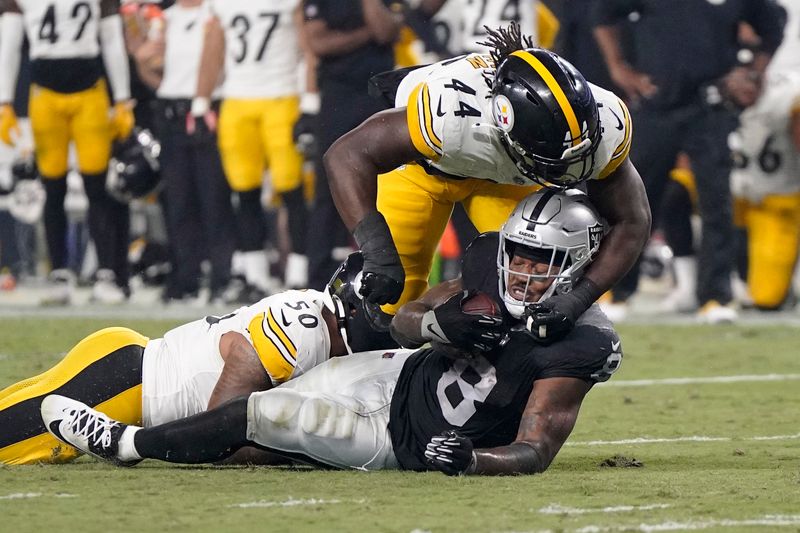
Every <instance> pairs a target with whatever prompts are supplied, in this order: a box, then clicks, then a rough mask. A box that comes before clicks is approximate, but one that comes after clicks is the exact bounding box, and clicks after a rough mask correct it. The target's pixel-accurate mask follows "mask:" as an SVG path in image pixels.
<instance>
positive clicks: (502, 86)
mask: <svg viewBox="0 0 800 533" xmlns="http://www.w3.org/2000/svg"><path fill="white" fill-rule="evenodd" d="M490 44H491V45H492V46H493V47H494V50H493V52H492V55H491V56H488V55H468V56H462V57H457V58H453V59H449V60H446V61H442V62H440V63H436V64H434V65H430V66H427V67H423V68H420V69H417V70H412V71H411V72H410V73H409V74H408V75H407V76H406V78H405V79H403V80H402V81H401V82H400V84H399V87H398V88H397V92H396V98H395V109H392V110H388V111H384V112H381V113H378V114H376V115H374V116H373V117H371V118H370V119H368V120H367V121H365V122H364V123H363V124H362V125H361V126H359V127H358V128H356V129H355V130H353V131H351V132H350V133H348V134H347V135H345V136H343V137H341V138H340V139H339V140H338V141H337V142H336V144H334V145H333V146H332V147H331V148H330V150H328V152H327V154H326V156H325V163H326V166H327V169H328V172H329V175H330V182H331V190H332V192H333V197H334V200H335V201H336V205H337V208H338V210H339V213H340V214H341V215H342V219H343V220H344V222H345V224H346V225H347V226H348V228H349V229H350V230H351V231H353V234H354V236H355V238H356V241H357V242H358V244H359V247H360V248H361V250H362V252H363V253H364V261H365V266H364V283H363V285H362V291H363V293H364V296H365V298H366V299H367V300H368V302H370V303H371V304H387V303H388V304H393V305H391V306H385V307H384V308H383V310H384V311H385V312H386V313H389V314H394V312H395V311H396V309H397V308H398V307H399V306H400V305H402V304H404V303H405V302H407V301H410V300H413V299H416V298H417V297H419V295H420V294H422V293H423V292H424V291H425V289H426V287H427V280H428V274H429V271H430V265H431V261H432V258H433V254H434V251H435V248H436V245H437V244H438V242H439V238H440V236H441V235H442V232H443V230H444V227H445V224H446V223H447V220H448V218H449V216H450V212H451V210H452V208H453V205H454V203H455V202H461V203H462V204H463V205H464V207H465V209H466V211H467V214H468V216H469V217H470V219H471V220H472V222H473V223H474V224H475V226H476V228H477V229H478V231H479V232H485V231H492V230H497V229H498V228H499V227H500V225H501V224H502V223H503V221H504V220H505V219H506V217H507V216H508V214H509V213H510V212H511V210H512V209H513V208H514V207H515V206H516V203H517V202H518V201H519V200H520V199H521V198H523V197H524V196H525V195H527V194H529V193H530V192H531V191H532V190H535V189H536V188H538V187H541V186H546V187H552V188H557V189H564V188H570V187H577V186H581V185H582V184H585V186H586V188H587V190H588V193H589V196H590V198H591V199H592V202H593V203H594V205H595V206H596V207H597V209H598V210H599V211H600V214H601V215H602V216H603V217H604V218H605V219H606V220H607V221H608V222H609V223H610V228H611V230H610V233H609V235H608V236H607V238H606V239H605V240H604V241H603V245H602V247H601V249H600V252H599V255H598V258H597V261H595V262H594V263H593V264H592V266H591V267H590V268H589V270H588V271H587V273H586V276H584V277H583V279H582V280H581V283H580V284H578V285H577V286H576V287H575V289H574V290H573V291H572V292H571V293H570V294H564V295H556V296H553V297H551V298H549V299H548V300H547V301H546V302H543V305H545V306H546V307H547V308H548V309H549V313H544V312H542V313H537V315H536V323H535V324H533V326H535V327H534V329H535V334H537V335H541V336H542V337H545V336H546V338H547V339H546V340H549V341H552V340H555V339H557V338H558V337H559V336H562V335H564V334H566V333H567V332H568V331H569V330H570V329H571V328H572V326H573V325H574V323H575V320H576V319H577V317H578V316H579V315H580V314H581V313H582V312H583V311H584V310H585V309H586V308H588V307H589V306H590V305H591V304H592V303H593V302H594V301H595V300H596V299H597V298H598V297H599V296H600V295H601V294H603V293H604V292H605V291H606V290H608V289H609V288H610V287H611V286H612V285H613V284H614V283H615V282H616V281H617V280H619V279H620V278H621V277H622V276H623V274H624V273H625V272H627V270H628V269H629V268H630V267H631V265H632V264H633V263H634V262H635V260H636V258H637V257H638V256H639V254H640V252H641V250H642V249H643V247H644V245H645V243H646V241H647V238H648V235H649V231H650V210H649V207H648V203H647V198H646V195H645V191H644V186H643V184H642V180H641V178H640V177H639V174H638V173H637V172H636V169H635V168H634V167H633V165H632V164H631V163H630V161H629V159H628V152H629V150H630V145H631V135H632V125H631V121H630V116H629V113H628V111H627V109H626V107H625V104H623V103H622V101H621V100H620V99H619V98H617V97H616V96H615V95H614V94H613V93H611V92H609V91H606V90H604V89H601V88H600V87H597V86H594V85H592V84H590V83H588V82H586V80H585V79H584V78H583V76H581V74H580V73H579V72H578V71H577V70H576V69H575V68H574V67H573V66H572V65H570V64H569V63H567V62H566V61H564V60H563V59H562V58H560V57H558V56H556V55H555V54H552V53H551V52H548V51H546V50H542V49H536V48H528V47H527V46H529V44H530V41H529V40H524V39H523V38H522V37H521V35H520V33H519V26H516V25H512V26H511V28H510V29H501V30H499V31H497V32H494V31H493V32H491V38H490ZM543 340H544V339H543Z"/></svg>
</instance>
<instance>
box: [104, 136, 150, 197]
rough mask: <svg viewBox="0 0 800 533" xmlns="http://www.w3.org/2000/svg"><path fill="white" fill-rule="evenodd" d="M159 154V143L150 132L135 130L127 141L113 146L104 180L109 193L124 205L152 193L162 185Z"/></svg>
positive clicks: (124, 140)
mask: <svg viewBox="0 0 800 533" xmlns="http://www.w3.org/2000/svg"><path fill="white" fill-rule="evenodd" d="M160 154H161V143H160V142H159V141H158V139H156V138H155V136H153V134H152V133H151V132H150V130H147V129H143V128H134V130H133V133H131V135H130V136H129V137H128V138H127V139H123V140H122V141H119V142H117V143H115V144H114V152H113V153H112V155H111V162H110V163H109V166H108V179H107V180H106V188H107V189H108V192H109V193H110V194H111V195H112V196H113V197H114V198H116V199H117V200H119V201H121V202H124V203H127V202H130V201H131V200H133V199H134V198H141V197H143V196H147V195H148V194H150V193H152V192H153V191H155V190H156V188H157V187H158V186H159V184H160V183H161V176H160V170H161V166H160V164H159V162H158V156H159V155H160Z"/></svg>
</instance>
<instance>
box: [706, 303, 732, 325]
mask: <svg viewBox="0 0 800 533" xmlns="http://www.w3.org/2000/svg"><path fill="white" fill-rule="evenodd" d="M738 319H739V313H738V312H737V311H736V309H735V308H734V307H733V305H732V304H727V305H722V304H721V303H719V302H718V301H716V300H709V301H708V302H706V303H705V305H703V307H701V308H700V310H699V311H698V312H697V320H698V322H701V323H703V324H732V323H733V322H736V321H737V320H738Z"/></svg>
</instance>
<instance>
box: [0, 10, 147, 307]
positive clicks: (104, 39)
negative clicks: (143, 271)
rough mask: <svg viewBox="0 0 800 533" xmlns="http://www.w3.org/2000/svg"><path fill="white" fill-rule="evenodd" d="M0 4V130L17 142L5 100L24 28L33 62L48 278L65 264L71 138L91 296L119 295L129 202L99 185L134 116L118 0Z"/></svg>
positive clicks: (32, 115) (35, 130)
mask: <svg viewBox="0 0 800 533" xmlns="http://www.w3.org/2000/svg"><path fill="white" fill-rule="evenodd" d="M0 12H2V27H3V30H2V42H0V71H2V72H3V75H2V77H0V140H2V141H3V142H4V143H6V144H14V143H15V138H16V135H17V133H18V130H17V126H16V117H15V115H14V110H13V107H12V106H11V103H12V101H13V99H14V89H15V86H16V80H17V72H18V70H19V65H20V57H21V54H22V52H21V50H22V42H23V36H24V35H27V39H28V42H29V43H30V56H31V62H32V63H31V73H32V86H31V98H30V120H31V125H32V127H33V135H34V142H35V149H36V162H37V166H38V169H39V172H40V174H41V176H42V178H43V181H44V185H45V189H46V191H47V203H46V205H45V230H46V235H47V243H48V250H49V253H50V261H51V266H52V268H53V270H54V272H53V274H54V278H56V279H62V278H63V277H67V278H68V277H69V276H68V275H66V274H67V272H66V271H65V270H63V269H65V268H66V267H67V253H66V243H65V240H66V231H67V228H66V214H65V213H64V207H63V203H64V197H65V195H66V189H67V185H66V174H67V170H68V164H67V154H68V149H69V145H70V143H71V142H74V143H75V149H76V152H77V157H78V170H79V171H80V172H81V174H82V176H83V181H84V188H85V190H86V194H87V196H88V197H89V202H90V208H89V231H90V234H91V237H92V239H93V240H94V242H95V245H96V248H97V255H98V262H99V268H100V269H101V271H102V274H101V272H98V280H100V279H103V280H105V281H104V283H102V284H100V283H99V282H98V283H99V285H98V286H97V287H96V289H97V290H96V291H95V293H94V294H93V296H94V297H95V298H97V299H99V300H101V301H109V302H112V301H119V300H121V299H124V297H125V291H127V283H128V282H127V275H128V273H127V264H126V261H127V245H128V242H127V239H128V237H127V235H123V234H124V233H125V232H126V229H127V224H128V222H127V217H126V216H125V213H126V209H127V208H126V207H125V206H124V205H122V204H119V203H118V202H116V201H115V200H113V199H112V198H111V197H110V196H109V195H108V194H107V193H106V190H105V179H106V172H107V167H108V161H109V157H110V155H111V143H112V141H113V140H114V139H118V138H119V139H121V138H126V137H128V135H129V134H130V132H131V129H132V128H133V123H134V118H133V106H132V103H131V101H130V76H129V71H128V56H127V53H126V51H125V43H124V38H123V31H122V21H121V19H120V16H119V1H118V0H82V1H77V0H2V1H0ZM100 56H102V63H101V62H100ZM104 68H105V77H106V78H107V79H108V81H109V83H110V85H111V94H112V96H113V98H114V102H115V104H114V106H113V109H112V108H111V105H110V102H109V98H108V90H107V88H106V81H105V79H104V76H103V69H104ZM109 113H110V115H109ZM61 274H64V275H65V276H62V275H61ZM110 280H115V281H116V287H114V286H113V285H114V284H112V283H110ZM112 292H113V295H112V294H111V293H112ZM62 296H64V295H62ZM61 299H62V300H66V298H61Z"/></svg>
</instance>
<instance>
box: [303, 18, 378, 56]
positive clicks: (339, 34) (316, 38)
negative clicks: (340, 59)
mask: <svg viewBox="0 0 800 533" xmlns="http://www.w3.org/2000/svg"><path fill="white" fill-rule="evenodd" d="M307 25H308V26H307V28H308V46H309V48H310V49H311V51H312V52H314V54H315V55H316V56H318V57H329V56H340V55H344V54H348V53H350V52H352V51H353V50H356V49H358V48H361V47H362V46H364V45H365V44H367V43H368V42H370V41H371V40H372V31H371V30H370V29H369V27H367V26H362V27H360V28H358V29H355V30H352V31H336V30H331V29H329V28H328V27H327V26H326V25H325V23H323V22H319V21H311V22H308V23H307Z"/></svg>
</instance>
